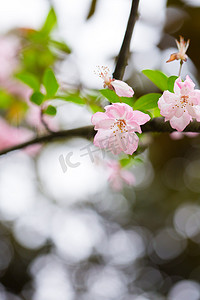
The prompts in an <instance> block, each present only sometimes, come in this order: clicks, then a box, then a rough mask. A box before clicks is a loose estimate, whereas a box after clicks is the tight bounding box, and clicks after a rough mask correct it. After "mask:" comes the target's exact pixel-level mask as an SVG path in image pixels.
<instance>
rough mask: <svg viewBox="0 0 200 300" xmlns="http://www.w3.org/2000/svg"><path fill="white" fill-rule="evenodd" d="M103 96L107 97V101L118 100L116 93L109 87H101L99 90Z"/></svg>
mask: <svg viewBox="0 0 200 300" xmlns="http://www.w3.org/2000/svg"><path fill="white" fill-rule="evenodd" d="M99 92H100V93H101V94H102V95H103V96H104V97H105V98H107V99H108V101H109V102H111V103H113V102H114V103H115V102H120V98H119V96H117V94H116V93H115V92H114V91H112V90H109V89H103V90H100V91H99Z"/></svg>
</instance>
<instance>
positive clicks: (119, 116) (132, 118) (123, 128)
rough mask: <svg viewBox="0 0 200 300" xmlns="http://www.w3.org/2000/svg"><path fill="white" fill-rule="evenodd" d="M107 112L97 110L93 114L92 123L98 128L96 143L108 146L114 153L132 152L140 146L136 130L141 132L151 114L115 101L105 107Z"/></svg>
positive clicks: (103, 146) (102, 146) (98, 145)
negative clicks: (141, 126)
mask: <svg viewBox="0 0 200 300" xmlns="http://www.w3.org/2000/svg"><path fill="white" fill-rule="evenodd" d="M105 110H106V112H105V113H103V112H97V113H95V114H94V115H93V116H92V120H91V121H92V124H93V125H95V128H94V129H95V130H98V132H97V134H96V135H95V137H94V145H95V146H97V147H99V148H102V149H103V148H107V149H109V150H110V151H111V152H112V153H114V154H119V153H120V152H121V151H123V152H125V153H126V154H132V153H133V152H134V151H135V150H136V149H137V147H138V141H139V138H138V136H137V135H136V133H135V132H139V133H141V132H142V131H141V128H140V125H143V124H145V123H146V122H147V121H149V120H150V117H149V115H147V114H144V113H142V112H140V111H137V110H135V111H133V109H132V107H131V106H129V105H127V104H125V103H114V104H112V105H107V106H106V107H105Z"/></svg>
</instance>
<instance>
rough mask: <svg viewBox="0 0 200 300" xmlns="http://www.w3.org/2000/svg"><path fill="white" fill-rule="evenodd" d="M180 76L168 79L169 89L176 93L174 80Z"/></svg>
mask: <svg viewBox="0 0 200 300" xmlns="http://www.w3.org/2000/svg"><path fill="white" fill-rule="evenodd" d="M177 78H178V76H170V77H169V78H168V81H167V85H168V91H170V92H171V93H174V82H175V80H176V79H177Z"/></svg>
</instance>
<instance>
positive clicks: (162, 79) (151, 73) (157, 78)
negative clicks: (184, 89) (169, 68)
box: [142, 70, 168, 91]
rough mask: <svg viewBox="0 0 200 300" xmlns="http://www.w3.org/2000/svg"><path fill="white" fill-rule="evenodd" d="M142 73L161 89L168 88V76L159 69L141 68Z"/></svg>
mask: <svg viewBox="0 0 200 300" xmlns="http://www.w3.org/2000/svg"><path fill="white" fill-rule="evenodd" d="M142 73H143V74H144V75H145V76H147V77H148V78H149V79H150V80H151V81H152V82H153V83H154V84H155V85H156V86H157V87H158V88H159V89H160V90H161V91H165V90H167V88H168V77H167V76H166V75H165V74H164V73H162V72H161V71H156V70H143V71H142Z"/></svg>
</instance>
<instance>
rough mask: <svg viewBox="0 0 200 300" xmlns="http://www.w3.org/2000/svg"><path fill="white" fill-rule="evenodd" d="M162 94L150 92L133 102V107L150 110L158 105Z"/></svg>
mask: <svg viewBox="0 0 200 300" xmlns="http://www.w3.org/2000/svg"><path fill="white" fill-rule="evenodd" d="M161 96H162V95H161V94H160V93H150V94H146V95H144V96H142V97H140V98H138V100H137V101H136V102H135V103H134V104H133V109H139V110H142V109H143V110H148V109H152V108H155V107H157V102H158V99H159V98H160V97H161Z"/></svg>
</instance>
